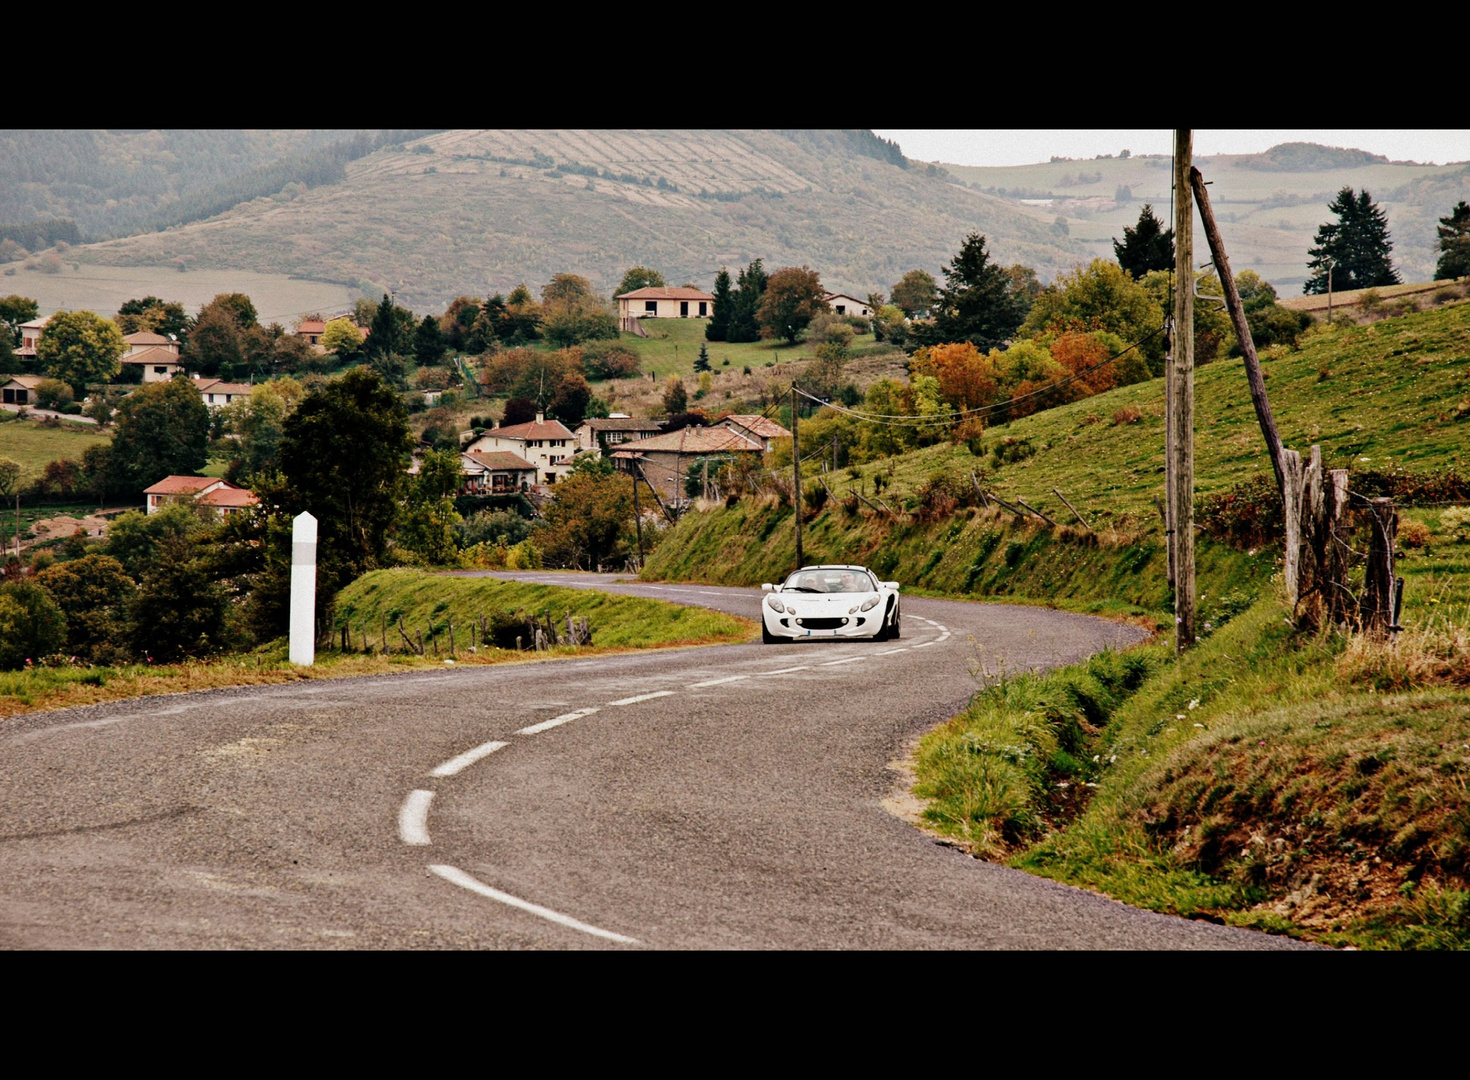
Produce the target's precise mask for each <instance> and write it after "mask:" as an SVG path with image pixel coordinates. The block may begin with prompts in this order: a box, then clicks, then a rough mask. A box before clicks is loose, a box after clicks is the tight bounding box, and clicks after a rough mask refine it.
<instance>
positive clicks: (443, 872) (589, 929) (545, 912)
mask: <svg viewBox="0 0 1470 1080" xmlns="http://www.w3.org/2000/svg"><path fill="white" fill-rule="evenodd" d="M429 869H430V870H432V871H433V872H434V873H436V874H438V875H439V876H440V877H442V878H443V879H444V880H445V881H448V882H450V883H452V884H455V885H458V886H459V887H460V888H462V889H468V890H469V891H470V892H472V893H479V894H480V895H481V896H488V897H489V898H490V899H491V900H498V901H500V902H501V903H502V904H509V905H510V906H511V907H513V908H520V909H521V910H522V911H529V912H530V913H531V914H532V915H539V916H540V917H541V918H543V919H549V920H550V921H551V922H554V923H558V924H560V925H561V926H566V927H570V928H571V929H573V930H580V931H581V932H582V933H584V934H591V935H592V936H594V937H600V938H606V939H607V940H608V941H619V942H622V943H623V944H624V945H637V944H638V939H637V938H630V937H624V936H623V935H622V934H614V933H613V932H612V931H611V930H603V929H601V928H600V927H596V926H589V925H588V924H587V923H584V922H579V921H578V920H576V919H574V918H572V917H571V916H570V915H563V914H561V913H560V912H557V911H552V910H551V909H550V908H544V907H542V906H541V905H540V904H532V903H530V902H529V901H526V900H522V899H520V898H519V897H516V896H511V895H510V893H503V892H501V891H500V890H499V889H492V888H491V887H490V886H489V885H486V884H485V883H484V882H483V881H477V880H475V879H474V878H472V877H470V875H469V874H466V873H465V872H464V871H463V870H460V869H458V868H457V867H453V866H445V865H442V864H440V865H435V866H430V867H429Z"/></svg>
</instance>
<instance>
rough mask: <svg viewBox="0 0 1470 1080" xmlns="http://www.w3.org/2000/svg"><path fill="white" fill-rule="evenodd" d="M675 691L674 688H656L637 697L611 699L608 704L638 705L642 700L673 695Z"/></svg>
mask: <svg viewBox="0 0 1470 1080" xmlns="http://www.w3.org/2000/svg"><path fill="white" fill-rule="evenodd" d="M673 693H674V691H672V690H655V691H654V692H653V693H651V694H639V695H638V696H637V697H625V698H621V699H620V700H618V701H609V702H608V704H609V705H636V704H638V702H640V701H652V700H653V699H654V698H657V697H671V696H672V695H673Z"/></svg>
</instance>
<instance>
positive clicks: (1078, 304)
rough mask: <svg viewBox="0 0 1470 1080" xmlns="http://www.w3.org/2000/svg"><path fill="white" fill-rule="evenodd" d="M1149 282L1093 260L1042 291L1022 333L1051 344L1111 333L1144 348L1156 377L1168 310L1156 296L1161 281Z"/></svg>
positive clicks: (1150, 276)
mask: <svg viewBox="0 0 1470 1080" xmlns="http://www.w3.org/2000/svg"><path fill="white" fill-rule="evenodd" d="M1155 273H1157V271H1156V272H1155ZM1147 277H1148V278H1149V282H1150V284H1149V285H1148V286H1145V285H1144V284H1142V283H1140V282H1137V281H1134V280H1133V278H1132V276H1131V275H1130V274H1128V273H1126V272H1125V271H1124V270H1123V268H1122V267H1121V266H1119V265H1118V264H1117V263H1115V262H1110V261H1108V260H1106V259H1093V260H1092V262H1091V264H1089V265H1088V266H1085V267H1084V266H1079V267H1077V268H1076V269H1075V270H1073V271H1072V272H1071V273H1066V274H1060V275H1058V276H1057V279H1056V280H1055V281H1054V282H1053V283H1052V284H1051V285H1050V286H1048V287H1047V288H1046V289H1044V290H1042V293H1041V295H1040V296H1038V297H1037V298H1036V303H1035V304H1033V305H1032V307H1031V312H1030V314H1028V315H1027V316H1026V321H1025V322H1024V323H1023V324H1022V325H1021V328H1020V333H1021V335H1022V336H1023V337H1032V338H1036V339H1038V340H1039V341H1040V342H1041V343H1042V344H1043V345H1049V344H1050V342H1051V341H1052V340H1054V339H1055V338H1056V337H1057V336H1058V335H1061V334H1064V333H1066V332H1067V331H1069V330H1078V331H1081V332H1083V333H1091V332H1092V331H1094V330H1107V331H1109V332H1110V333H1114V334H1117V335H1118V337H1120V338H1122V339H1123V341H1124V342H1125V343H1126V344H1128V345H1132V344H1135V343H1141V344H1140V345H1139V349H1140V351H1142V353H1143V355H1144V357H1145V359H1146V360H1147V362H1148V366H1149V372H1150V374H1153V375H1159V374H1162V373H1163V356H1164V342H1163V335H1162V334H1161V333H1159V332H1158V331H1159V329H1160V328H1161V327H1162V326H1163V325H1164V311H1163V308H1162V307H1161V305H1160V303H1159V301H1158V300H1157V299H1156V298H1155V296H1154V294H1153V292H1152V291H1151V289H1152V288H1153V287H1154V285H1153V283H1154V282H1156V281H1157V280H1158V278H1156V277H1155V276H1154V275H1147Z"/></svg>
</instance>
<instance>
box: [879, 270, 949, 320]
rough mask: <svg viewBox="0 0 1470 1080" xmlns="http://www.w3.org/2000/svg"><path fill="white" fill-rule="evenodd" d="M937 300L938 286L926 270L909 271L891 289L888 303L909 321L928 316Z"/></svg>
mask: <svg viewBox="0 0 1470 1080" xmlns="http://www.w3.org/2000/svg"><path fill="white" fill-rule="evenodd" d="M938 298H939V286H937V285H936V284H935V283H934V276H933V275H932V274H930V273H929V272H928V271H927V270H910V271H909V272H908V273H907V274H905V275H904V276H903V277H902V278H900V279H899V282H898V284H897V285H895V286H894V287H893V295H892V296H890V297H889V298H888V300H889V302H890V303H891V304H892V305H893V306H894V307H896V308H898V310H899V311H902V312H903V313H904V315H905V316H907V317H908V318H910V319H914V318H921V317H923V316H925V315H928V314H929V309H930V308H932V307H933V306H934V301H935V300H937V299H938Z"/></svg>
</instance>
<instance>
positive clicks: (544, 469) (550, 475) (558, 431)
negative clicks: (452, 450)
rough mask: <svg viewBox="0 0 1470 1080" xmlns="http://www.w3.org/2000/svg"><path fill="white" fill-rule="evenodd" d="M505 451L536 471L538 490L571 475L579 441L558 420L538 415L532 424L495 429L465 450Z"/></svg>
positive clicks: (466, 451)
mask: <svg viewBox="0 0 1470 1080" xmlns="http://www.w3.org/2000/svg"><path fill="white" fill-rule="evenodd" d="M491 450H504V451H507V452H509V453H512V454H515V455H516V456H517V457H520V458H522V459H524V460H525V461H528V462H530V463H531V464H532V465H534V466H535V467H536V483H537V485H538V486H550V485H552V484H555V483H556V482H557V481H558V480H560V479H561V478H562V477H564V476H566V475H567V473H569V472H571V471H572V456H573V455H574V454H576V452H577V437H576V435H574V434H573V433H572V432H571V431H569V430H568V429H567V427H566V426H565V425H564V424H562V423H561V421H559V420H548V419H546V414H545V413H539V412H538V413H537V414H536V419H535V420H534V421H532V422H531V423H529V424H512V425H510V426H509V427H494V428H491V429H490V430H489V431H487V432H485V433H484V434H483V435H481V436H480V437H479V438H478V439H476V440H474V441H473V442H472V443H470V444H469V445H468V446H466V447H465V448H464V451H465V453H483V452H486V451H491Z"/></svg>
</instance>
